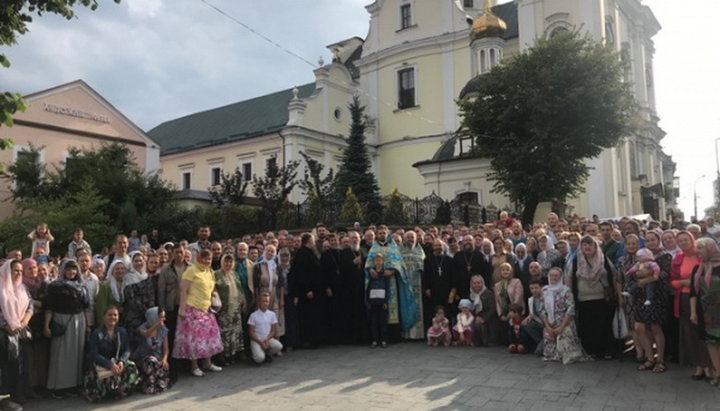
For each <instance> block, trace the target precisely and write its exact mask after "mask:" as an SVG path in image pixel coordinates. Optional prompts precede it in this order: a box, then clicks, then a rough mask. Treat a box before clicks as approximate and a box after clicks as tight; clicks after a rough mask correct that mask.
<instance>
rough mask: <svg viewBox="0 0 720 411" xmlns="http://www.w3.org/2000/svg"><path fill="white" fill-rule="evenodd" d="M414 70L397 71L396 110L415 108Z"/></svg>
mask: <svg viewBox="0 0 720 411" xmlns="http://www.w3.org/2000/svg"><path fill="white" fill-rule="evenodd" d="M415 105H416V102H415V68H412V67H410V68H406V69H402V70H399V71H398V108H399V109H404V108H408V107H415Z"/></svg>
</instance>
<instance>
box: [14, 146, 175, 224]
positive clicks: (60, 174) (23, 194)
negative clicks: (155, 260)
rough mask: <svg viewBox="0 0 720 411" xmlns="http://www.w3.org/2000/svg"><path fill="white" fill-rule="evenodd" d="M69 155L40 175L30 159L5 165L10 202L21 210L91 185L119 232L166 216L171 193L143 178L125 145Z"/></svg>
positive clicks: (152, 177) (155, 181)
mask: <svg viewBox="0 0 720 411" xmlns="http://www.w3.org/2000/svg"><path fill="white" fill-rule="evenodd" d="M32 150H35V149H34V148H31V152H32ZM68 151H69V154H70V155H69V156H68V159H67V161H66V162H65V163H64V164H62V166H61V167H58V168H56V169H55V170H52V171H51V170H45V172H44V175H43V174H42V172H43V170H42V168H41V167H35V166H33V164H32V162H31V159H32V158H33V156H32V155H26V156H21V157H19V161H17V162H16V163H15V164H13V165H12V166H10V167H9V171H10V173H9V174H10V175H9V178H10V179H11V181H12V182H14V183H15V188H14V189H12V194H13V196H12V198H13V201H14V202H17V203H18V205H20V206H21V207H25V204H26V201H27V200H33V199H40V198H42V199H49V200H52V199H59V198H62V197H63V196H65V195H66V194H74V193H78V192H80V191H81V190H82V188H83V187H84V185H85V184H86V183H90V184H91V185H92V186H93V187H94V188H95V189H96V190H97V191H98V192H99V194H100V197H101V198H103V199H105V200H107V201H106V202H104V203H103V205H102V206H101V207H100V212H101V213H102V214H103V215H105V216H107V217H108V218H109V219H110V221H113V222H114V225H115V227H116V230H117V231H119V232H129V231H130V230H131V229H133V228H137V229H139V230H141V231H142V230H149V229H151V228H154V227H152V226H148V227H143V226H141V225H140V224H141V223H147V220H145V219H143V218H142V216H146V215H157V214H161V213H162V212H164V211H163V210H165V209H166V207H168V205H169V204H170V203H171V200H172V192H173V190H172V187H171V186H170V185H169V184H168V183H166V182H165V181H163V180H161V179H160V177H159V176H157V175H145V174H143V172H142V171H141V170H140V169H139V168H138V166H137V164H136V163H135V159H134V157H133V154H132V151H130V148H129V147H128V146H127V145H123V144H119V143H113V144H106V145H103V146H102V147H101V148H100V149H99V150H97V151H90V150H80V149H77V148H70V149H69V150H68ZM13 171H14V172H13Z"/></svg>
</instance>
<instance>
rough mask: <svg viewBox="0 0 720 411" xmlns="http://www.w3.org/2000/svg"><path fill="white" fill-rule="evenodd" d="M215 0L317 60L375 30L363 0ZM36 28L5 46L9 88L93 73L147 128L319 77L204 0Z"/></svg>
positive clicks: (86, 15)
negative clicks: (340, 44) (334, 47)
mask: <svg viewBox="0 0 720 411" xmlns="http://www.w3.org/2000/svg"><path fill="white" fill-rule="evenodd" d="M209 1H210V2H211V3H213V4H214V5H216V6H218V7H220V8H221V9H223V10H224V11H226V12H227V13H228V14H230V15H232V16H234V17H236V18H238V19H239V20H241V21H243V22H244V23H246V24H249V25H250V26H251V27H252V28H253V29H255V30H257V31H258V32H260V33H262V34H263V35H265V36H267V37H269V38H271V39H272V40H273V41H275V42H277V43H279V44H281V45H282V47H284V48H287V49H290V50H292V51H293V52H295V53H297V54H299V55H301V56H303V57H304V58H306V59H307V60H309V61H311V62H314V61H316V60H317V58H318V56H320V55H322V56H323V57H324V58H325V61H330V58H331V56H330V53H329V51H328V50H327V49H326V48H325V46H326V45H327V44H330V43H333V42H335V41H338V40H341V39H345V38H348V37H351V36H356V35H357V36H364V35H365V34H366V32H367V21H368V14H367V12H366V11H365V9H364V8H363V7H362V5H360V4H359V3H358V2H357V1H355V0H316V1H313V2H284V3H283V4H282V7H279V6H278V4H279V3H278V2H269V1H260V2H233V1H228V0H225V1H223V0H209ZM340 23H342V24H340ZM30 30H31V31H30V33H28V34H27V35H25V36H23V37H22V38H21V39H20V42H19V44H18V45H17V46H15V47H13V48H10V49H8V50H3V51H6V52H7V54H8V55H9V57H10V58H11V60H12V62H13V66H12V68H11V69H10V70H5V71H4V72H2V73H0V74H1V75H2V83H3V84H4V85H5V86H6V87H8V88H10V89H12V90H17V91H20V92H22V93H31V92H34V91H38V90H42V89H45V88H48V87H52V86H55V85H58V84H61V83H65V82H69V81H73V80H76V79H83V80H85V81H86V82H87V83H88V84H90V86H92V87H93V88H95V89H96V90H97V91H98V92H99V93H100V94H102V95H103V96H104V97H105V98H106V99H108V100H109V101H110V102H111V103H113V105H115V106H116V107H118V108H119V109H120V110H121V111H122V112H123V113H124V114H125V115H127V116H128V117H129V118H130V119H131V120H133V121H134V122H136V123H137V124H138V125H139V126H140V127H141V128H143V129H146V130H147V129H150V128H152V127H154V126H156V125H158V124H160V123H161V122H164V121H168V120H171V119H173V118H176V117H179V116H182V115H186V114H189V113H193V112H196V111H200V110H206V109H209V108H213V107H217V106H220V105H224V104H229V103H233V102H237V101H241V100H245V99H248V98H252V97H255V96H259V95H263V94H266V93H271V92H274V91H277V90H281V89H284V88H289V87H292V86H294V85H299V84H305V83H308V82H311V81H312V80H313V79H314V76H313V73H312V69H313V67H310V66H309V65H307V64H306V63H304V62H302V61H300V60H299V59H297V58H295V57H292V56H290V55H289V54H287V53H286V52H284V51H282V50H281V49H279V48H277V47H275V46H273V45H271V44H270V43H268V42H267V41H265V40H263V39H262V38H260V37H258V36H257V35H254V34H252V33H251V32H249V31H248V30H247V29H245V28H243V27H241V26H240V25H238V24H237V23H235V22H233V21H232V20H230V19H228V18H227V17H225V16H222V15H221V14H219V13H217V12H216V11H215V10H213V9H211V8H210V7H208V6H207V5H205V4H203V3H202V2H200V1H199V0H176V1H173V2H172V3H168V2H165V3H163V2H162V1H161V0H125V1H123V2H122V3H120V4H119V5H118V4H114V3H110V2H108V3H103V4H101V6H100V7H99V8H98V9H97V10H96V11H94V12H93V11H90V10H88V9H83V8H78V9H77V18H76V19H73V20H70V21H67V20H64V19H61V18H58V17H56V16H52V15H45V16H42V17H39V18H36V19H35V21H34V22H33V23H32V24H31V25H30Z"/></svg>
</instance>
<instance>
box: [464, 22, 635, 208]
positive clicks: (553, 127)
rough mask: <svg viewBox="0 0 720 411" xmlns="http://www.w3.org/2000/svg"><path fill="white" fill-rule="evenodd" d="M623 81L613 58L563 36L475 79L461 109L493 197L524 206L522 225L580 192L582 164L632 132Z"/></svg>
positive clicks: (597, 46) (573, 35)
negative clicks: (485, 163) (484, 161)
mask: <svg viewBox="0 0 720 411" xmlns="http://www.w3.org/2000/svg"><path fill="white" fill-rule="evenodd" d="M622 75H623V67H622V62H621V60H620V57H619V55H618V54H617V53H615V52H614V51H613V50H612V49H610V48H609V47H606V46H604V45H603V44H601V43H599V42H596V41H594V40H592V39H591V38H590V37H588V36H585V37H582V36H580V35H579V34H578V33H577V32H570V31H568V32H563V33H559V34H557V35H555V36H553V37H552V38H549V39H540V40H538V41H537V43H536V44H535V45H534V46H533V47H532V48H530V49H528V50H527V51H526V52H524V53H521V54H518V55H516V56H515V57H513V58H512V59H510V60H509V61H507V62H505V64H503V65H501V66H497V67H495V68H493V70H492V71H491V72H490V73H488V74H485V75H482V76H480V77H479V78H478V82H479V84H478V87H477V89H476V90H475V91H476V95H477V96H478V97H477V98H475V99H471V100H463V101H460V102H459V105H460V109H461V111H462V116H463V127H464V128H465V129H466V130H467V131H468V132H469V133H470V135H472V136H475V137H476V150H477V154H478V155H480V156H482V157H487V158H490V160H491V167H492V172H491V173H490V175H489V178H490V180H492V181H494V187H493V191H494V192H501V193H504V194H506V195H507V196H508V197H509V198H510V200H511V201H514V202H518V203H521V204H523V205H524V208H525V210H524V212H523V221H524V222H531V221H532V216H533V214H534V212H535V208H536V206H537V204H538V203H539V202H540V201H553V200H560V201H563V200H565V199H566V198H567V197H572V196H575V195H577V194H579V193H580V192H582V190H584V184H585V181H586V179H587V177H588V175H589V168H588V166H587V165H586V163H585V160H586V159H588V158H592V157H596V156H598V155H599V154H600V153H601V152H602V151H603V149H605V148H608V147H613V146H615V145H616V144H618V142H619V141H620V139H621V138H623V137H624V136H627V135H629V134H631V133H632V132H633V131H634V129H635V125H634V122H635V118H636V115H635V112H636V107H635V103H634V100H633V96H632V92H631V90H630V87H629V85H628V84H627V83H624V82H623V81H622ZM488 136H490V137H488Z"/></svg>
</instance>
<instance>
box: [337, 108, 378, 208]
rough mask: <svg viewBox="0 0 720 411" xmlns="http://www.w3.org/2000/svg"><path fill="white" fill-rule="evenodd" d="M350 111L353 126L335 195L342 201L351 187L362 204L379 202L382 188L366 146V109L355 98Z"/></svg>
mask: <svg viewBox="0 0 720 411" xmlns="http://www.w3.org/2000/svg"><path fill="white" fill-rule="evenodd" d="M349 109H350V114H351V117H352V125H351V126H350V136H349V137H348V140H347V142H348V146H347V147H346V148H345V150H343V157H342V162H341V163H340V165H339V166H338V169H339V170H340V171H338V173H337V179H336V181H335V193H336V195H337V198H340V199H341V198H342V197H343V195H344V194H345V193H346V192H347V189H348V187H350V188H352V191H353V193H355V194H356V195H357V198H358V201H360V203H363V204H368V203H371V202H377V201H379V197H380V195H379V191H380V188H379V187H378V183H377V180H376V179H375V175H374V174H373V173H372V171H371V167H370V156H369V154H368V151H367V146H366V145H365V126H366V123H365V119H364V112H365V107H364V106H361V105H360V99H359V98H357V97H354V98H353V102H352V103H351V104H350V105H349Z"/></svg>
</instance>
